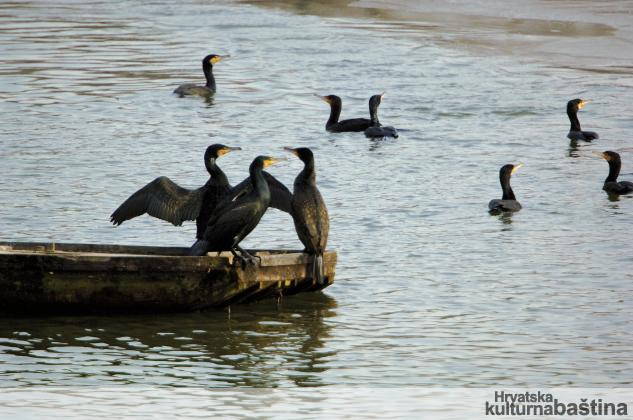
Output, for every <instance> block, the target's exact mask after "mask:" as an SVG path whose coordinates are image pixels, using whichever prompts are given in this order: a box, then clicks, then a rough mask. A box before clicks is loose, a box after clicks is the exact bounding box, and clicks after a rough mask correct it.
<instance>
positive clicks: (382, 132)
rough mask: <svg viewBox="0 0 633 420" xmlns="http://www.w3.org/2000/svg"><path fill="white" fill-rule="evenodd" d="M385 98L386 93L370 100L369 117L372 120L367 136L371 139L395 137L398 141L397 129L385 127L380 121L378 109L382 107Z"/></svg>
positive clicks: (366, 131)
mask: <svg viewBox="0 0 633 420" xmlns="http://www.w3.org/2000/svg"><path fill="white" fill-rule="evenodd" d="M383 96H385V92H383V93H381V94H380V95H374V96H372V97H371V98H369V116H370V118H371V127H369V128H367V129H366V130H365V136H367V137H371V138H376V137H380V138H384V137H393V138H396V139H397V138H398V130H396V128H395V127H389V126H388V127H383V126H382V124H380V121H379V120H378V107H379V106H380V102H381V101H382V97H383Z"/></svg>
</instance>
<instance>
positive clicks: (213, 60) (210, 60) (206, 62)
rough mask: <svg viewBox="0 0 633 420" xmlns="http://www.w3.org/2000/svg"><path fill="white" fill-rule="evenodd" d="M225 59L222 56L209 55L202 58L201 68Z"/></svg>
mask: <svg viewBox="0 0 633 420" xmlns="http://www.w3.org/2000/svg"><path fill="white" fill-rule="evenodd" d="M226 57H227V56H223V55H217V54H209V55H207V56H206V57H204V58H203V59H202V65H203V66H207V65H211V66H213V65H214V64H215V63H219V62H220V61H222V60H223V59H224V58H226Z"/></svg>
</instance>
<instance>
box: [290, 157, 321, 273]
mask: <svg viewBox="0 0 633 420" xmlns="http://www.w3.org/2000/svg"><path fill="white" fill-rule="evenodd" d="M284 149H285V150H287V151H289V152H291V153H293V154H294V155H295V156H297V157H298V158H299V159H301V161H302V162H303V163H304V168H303V170H302V171H301V172H299V175H297V177H296V178H295V182H294V190H293V192H292V218H293V220H294V223H295V229H296V231H297V235H298V236H299V239H300V240H301V243H303V245H304V246H305V252H307V253H308V254H311V255H312V256H313V260H312V280H313V281H314V282H316V283H317V284H323V281H324V279H323V277H324V273H323V252H325V247H326V245H327V237H328V233H329V231H330V219H329V216H328V212H327V207H326V206H325V201H323V197H322V196H321V193H320V192H319V189H318V188H317V186H316V172H315V168H314V155H313V154H312V151H311V150H310V149H308V148H307V147H299V148H296V149H293V148H290V147H285V148H284Z"/></svg>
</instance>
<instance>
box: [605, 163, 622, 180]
mask: <svg viewBox="0 0 633 420" xmlns="http://www.w3.org/2000/svg"><path fill="white" fill-rule="evenodd" d="M607 162H609V176H608V177H607V179H605V180H604V182H617V180H618V175H620V167H621V166H622V162H621V161H620V160H619V159H618V160H608V161H607Z"/></svg>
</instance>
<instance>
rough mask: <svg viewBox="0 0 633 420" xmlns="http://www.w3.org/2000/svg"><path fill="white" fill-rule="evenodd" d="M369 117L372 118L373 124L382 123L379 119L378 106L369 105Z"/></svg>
mask: <svg viewBox="0 0 633 420" xmlns="http://www.w3.org/2000/svg"><path fill="white" fill-rule="evenodd" d="M369 118H370V119H371V125H374V126H379V125H380V121H378V106H376V105H374V106H372V105H369Z"/></svg>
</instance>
